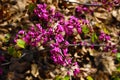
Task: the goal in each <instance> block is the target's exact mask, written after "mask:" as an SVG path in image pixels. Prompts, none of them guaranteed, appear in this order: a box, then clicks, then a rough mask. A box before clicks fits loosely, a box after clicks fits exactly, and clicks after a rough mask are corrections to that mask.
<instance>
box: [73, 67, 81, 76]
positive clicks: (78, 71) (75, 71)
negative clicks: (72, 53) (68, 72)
mask: <svg viewBox="0 0 120 80" xmlns="http://www.w3.org/2000/svg"><path fill="white" fill-rule="evenodd" d="M73 73H74V76H77V75H78V74H79V73H80V70H79V69H78V68H77V69H75V70H74V71H73Z"/></svg>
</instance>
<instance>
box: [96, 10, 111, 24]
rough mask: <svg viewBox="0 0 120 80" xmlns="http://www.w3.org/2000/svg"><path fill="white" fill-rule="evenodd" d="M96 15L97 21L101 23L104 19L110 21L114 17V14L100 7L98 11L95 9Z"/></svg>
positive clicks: (105, 21)
mask: <svg viewBox="0 0 120 80" xmlns="http://www.w3.org/2000/svg"><path fill="white" fill-rule="evenodd" d="M94 16H95V18H96V21H98V22H100V23H101V22H103V21H104V23H108V22H110V21H111V19H112V16H111V14H110V12H107V11H106V10H105V9H103V8H100V9H99V10H98V11H95V12H94Z"/></svg>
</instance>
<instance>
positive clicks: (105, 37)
mask: <svg viewBox="0 0 120 80" xmlns="http://www.w3.org/2000/svg"><path fill="white" fill-rule="evenodd" d="M99 40H101V41H106V42H108V41H109V40H110V36H109V35H108V34H105V33H104V32H101V33H100V35H99Z"/></svg>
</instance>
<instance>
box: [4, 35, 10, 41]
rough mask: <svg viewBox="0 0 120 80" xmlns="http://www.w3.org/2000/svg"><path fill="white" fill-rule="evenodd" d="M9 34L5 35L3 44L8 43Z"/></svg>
mask: <svg viewBox="0 0 120 80" xmlns="http://www.w3.org/2000/svg"><path fill="white" fill-rule="evenodd" d="M10 36H11V35H10V34H5V42H8V41H9V39H10Z"/></svg>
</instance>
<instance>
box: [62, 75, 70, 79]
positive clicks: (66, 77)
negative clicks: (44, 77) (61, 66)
mask: <svg viewBox="0 0 120 80" xmlns="http://www.w3.org/2000/svg"><path fill="white" fill-rule="evenodd" d="M62 80H70V77H69V76H65V77H64V78H63V79H62Z"/></svg>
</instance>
